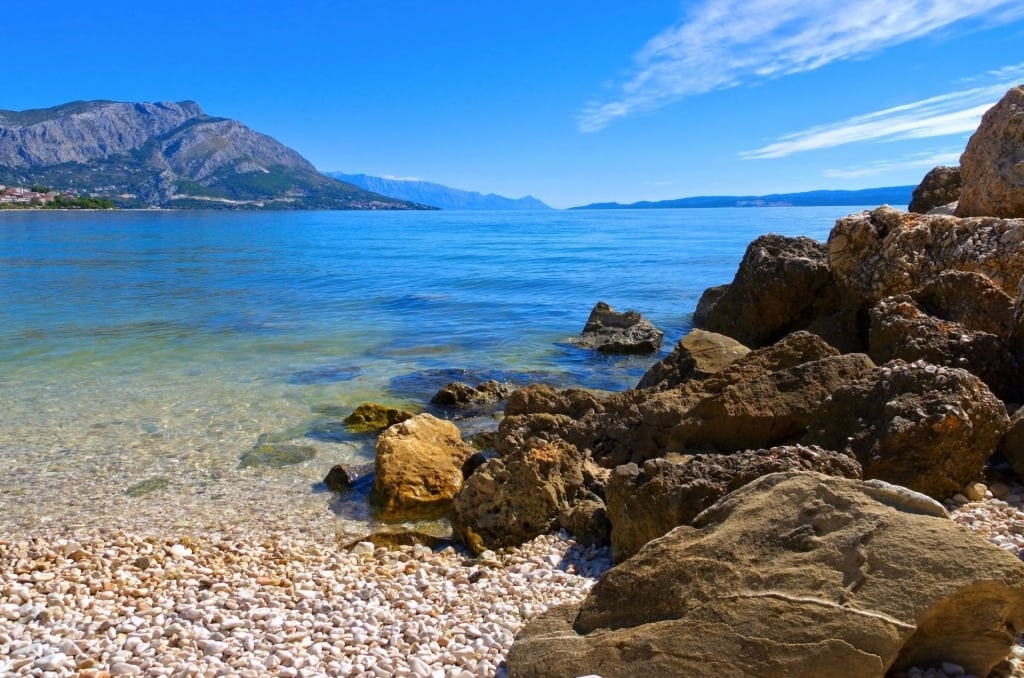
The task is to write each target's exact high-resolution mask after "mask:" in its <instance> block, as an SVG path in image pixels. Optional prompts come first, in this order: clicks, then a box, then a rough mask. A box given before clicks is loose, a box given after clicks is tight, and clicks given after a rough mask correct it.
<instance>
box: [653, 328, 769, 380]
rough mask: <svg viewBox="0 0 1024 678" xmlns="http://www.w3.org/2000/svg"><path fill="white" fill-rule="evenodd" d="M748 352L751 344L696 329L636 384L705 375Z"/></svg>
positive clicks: (696, 377) (698, 377)
mask: <svg viewBox="0 0 1024 678" xmlns="http://www.w3.org/2000/svg"><path fill="white" fill-rule="evenodd" d="M748 353H750V349H749V348H747V347H746V346H744V345H743V344H741V343H740V342H738V341H736V340H735V339H732V338H731V337H727V336H725V335H724V334H718V333H717V332H707V331H705V330H700V329H694V330H692V331H691V332H690V333H689V334H687V335H686V336H685V337H683V338H682V339H680V340H679V343H678V344H676V347H675V349H673V350H672V353H670V354H669V355H668V356H667V357H665V359H664V360H661V361H659V362H657V363H655V364H654V365H652V366H651V368H650V369H649V370H647V373H646V374H645V375H644V376H643V378H642V379H641V380H640V383H639V384H637V388H659V389H665V388H672V387H673V386H678V385H679V384H682V383H685V382H687V381H690V380H691V379H705V378H707V377H709V376H711V375H712V374H716V373H718V372H720V371H721V370H722V368H724V367H725V366H726V365H729V364H730V363H732V362H734V361H735V360H737V359H738V358H742V357H743V356H745V355H746V354H748Z"/></svg>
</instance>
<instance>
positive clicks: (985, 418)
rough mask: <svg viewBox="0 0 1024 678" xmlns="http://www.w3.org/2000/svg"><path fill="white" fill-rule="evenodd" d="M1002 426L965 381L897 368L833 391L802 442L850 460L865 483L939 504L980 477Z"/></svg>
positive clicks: (992, 403) (979, 386)
mask: <svg viewBox="0 0 1024 678" xmlns="http://www.w3.org/2000/svg"><path fill="white" fill-rule="evenodd" d="M1009 423H1010V422H1009V419H1008V417H1007V416H1006V407H1005V406H1004V405H1003V403H1002V402H1001V401H1000V400H999V399H997V398H996V397H995V396H994V395H993V394H992V392H991V391H990V390H989V388H988V387H987V386H985V384H984V383H983V382H982V381H981V380H980V379H978V378H977V377H976V376H974V375H973V374H970V373H969V372H966V371H964V370H960V369H951V368H947V367H936V366H935V365H930V364H927V363H924V362H915V363H910V364H907V363H903V362H902V361H898V360H897V361H893V362H891V363H887V364H886V365H883V366H882V367H879V368H878V369H877V370H874V371H873V372H872V373H870V374H868V375H866V376H865V377H864V378H862V379H860V380H858V381H856V382H854V383H851V384H849V385H847V386H843V387H840V388H838V389H836V391H835V392H834V393H833V394H832V397H831V398H830V399H829V400H828V401H826V402H825V403H824V404H823V405H822V407H821V409H820V410H819V411H818V413H817V414H816V415H815V416H814V420H813V421H812V422H811V424H810V426H809V427H808V431H807V434H806V435H805V436H804V438H803V440H804V443H805V444H809V445H820V446H822V447H824V448H826V449H830V450H836V451H838V452H845V453H847V454H852V455H853V456H855V457H856V458H857V460H858V461H859V462H860V463H861V467H862V468H863V472H864V477H865V478H878V479H881V480H884V481H886V482H889V483H893V484H896V485H904V486H906V487H909V488H910V489H912V490H915V491H917V492H921V493H923V494H926V495H928V496H929V497H933V498H935V499H940V500H941V499H945V498H947V497H950V496H952V495H953V494H955V493H956V492H959V491H960V490H961V488H963V487H964V486H965V485H967V483H969V482H973V481H975V480H978V479H979V478H980V477H981V474H982V469H983V467H984V465H985V462H986V461H987V460H988V458H989V457H991V456H992V453H993V452H995V449H996V446H997V445H998V444H999V441H1000V439H1001V438H1002V436H1003V434H1004V433H1005V432H1006V430H1007V428H1008V427H1009Z"/></svg>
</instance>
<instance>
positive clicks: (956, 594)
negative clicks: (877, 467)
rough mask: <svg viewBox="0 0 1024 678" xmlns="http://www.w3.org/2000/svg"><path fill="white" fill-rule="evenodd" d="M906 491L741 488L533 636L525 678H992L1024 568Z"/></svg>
mask: <svg viewBox="0 0 1024 678" xmlns="http://www.w3.org/2000/svg"><path fill="white" fill-rule="evenodd" d="M944 514H945V511H944V510H943V509H942V507H941V506H939V505H938V504H937V503H935V502H932V501H930V500H928V499H927V498H925V497H922V496H920V495H916V494H914V493H911V492H908V491H907V490H905V489H904V488H898V487H893V486H886V485H885V484H882V483H878V481H872V482H867V483H865V482H860V481H856V480H847V479H842V478H833V477H829V476H824V475H820V474H815V473H776V474H772V475H769V476H765V477H763V478H760V479H758V480H755V481H754V482H752V483H750V484H748V485H745V486H744V487H741V488H740V489H738V490H736V491H735V492H733V493H731V494H730V495H728V496H727V497H725V498H724V499H722V500H720V501H719V502H718V503H716V504H715V505H714V506H712V507H711V508H709V509H707V510H706V511H705V512H704V513H702V514H701V515H700V516H698V518H697V520H696V521H695V522H694V524H693V525H694V526H693V527H688V526H684V527H678V528H676V529H675V530H673V531H671V532H669V533H668V534H667V535H665V536H664V537H662V538H660V539H656V540H654V541H652V542H650V543H648V544H647V545H646V546H645V547H644V548H643V549H641V551H640V552H639V553H638V554H636V555H635V556H633V557H632V558H630V559H629V560H626V561H625V562H624V563H622V564H620V565H618V566H617V567H615V568H613V569H612V570H609V571H608V572H607V573H606V574H605V575H604V576H603V577H602V578H601V579H600V581H598V582H597V584H596V585H595V586H594V587H593V589H592V590H591V591H590V594H589V595H588V596H587V598H586V599H585V600H584V601H583V602H582V604H580V605H570V606H560V607H555V608H552V609H550V610H548V611H547V612H545V613H543V614H542V615H540V616H539V617H537V618H535V619H533V620H532V621H530V622H529V623H527V625H526V626H525V627H524V628H523V629H522V630H521V631H520V632H519V634H518V635H517V636H516V639H515V642H514V643H513V645H512V648H511V651H510V652H509V655H508V660H507V662H508V670H509V676H510V678H527V677H529V678H545V677H549V676H550V677H552V678H553V677H555V676H557V677H559V678H561V677H563V676H583V675H600V676H602V677H603V678H626V677H630V678H631V677H633V676H636V675H637V674H638V672H642V673H643V674H645V675H651V676H737V677H738V676H749V677H754V676H786V677H787V678H882V676H884V675H887V672H889V671H899V670H905V669H907V668H909V667H911V666H923V665H935V664H939V663H940V662H943V661H948V662H951V663H954V664H958V665H960V666H962V667H963V668H964V669H965V670H966V672H967V673H970V674H973V675H976V676H986V675H988V674H989V671H990V670H991V669H992V668H993V667H994V666H995V665H996V664H997V663H999V662H1000V661H1001V660H1003V659H1004V658H1005V657H1006V656H1007V655H1008V654H1009V653H1010V650H1011V648H1012V647H1013V645H1014V641H1015V639H1016V635H1017V633H1018V631H1019V630H1020V629H1021V628H1024V563H1021V562H1020V560H1018V559H1017V557H1016V556H1015V555H1014V554H1011V553H1007V552H1006V551H1003V550H1002V549H999V548H997V547H996V546H994V545H992V544H989V543H988V542H986V541H984V540H983V539H981V538H980V537H979V536H977V535H976V534H974V533H971V532H969V531H967V530H964V529H962V528H960V527H959V526H957V525H956V524H955V523H954V522H953V521H951V520H949V519H948V518H947V517H944Z"/></svg>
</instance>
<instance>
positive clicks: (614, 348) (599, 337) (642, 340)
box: [576, 301, 665, 354]
mask: <svg viewBox="0 0 1024 678" xmlns="http://www.w3.org/2000/svg"><path fill="white" fill-rule="evenodd" d="M664 336H665V333H664V332H662V331H661V330H659V329H658V328H657V327H655V326H654V325H652V324H651V321H649V320H647V319H646V318H644V317H643V316H642V315H640V314H639V313H637V312H636V311H625V312H623V313H619V312H617V311H616V310H615V309H614V308H612V307H611V306H609V305H608V304H606V303H604V302H603V301H599V302H597V304H596V305H595V306H594V308H593V310H591V311H590V317H589V318H588V319H587V324H586V325H585V326H584V327H583V333H582V334H580V337H579V339H577V340H576V343H577V344H578V345H580V346H583V347H584V348H592V349H594V350H595V351H597V352H598V353H613V354H634V353H636V354H646V353H657V352H658V351H660V350H661V340H662V338H663V337H664Z"/></svg>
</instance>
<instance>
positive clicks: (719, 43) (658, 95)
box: [578, 0, 1024, 132]
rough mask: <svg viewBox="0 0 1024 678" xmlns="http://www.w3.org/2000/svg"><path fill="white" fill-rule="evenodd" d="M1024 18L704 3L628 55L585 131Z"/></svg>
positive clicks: (963, 4) (826, 5)
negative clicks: (967, 26)
mask: <svg viewBox="0 0 1024 678" xmlns="http://www.w3.org/2000/svg"><path fill="white" fill-rule="evenodd" d="M1022 16H1024V3H1021V2H1020V0H904V1H903V2H899V3H893V2H891V1H890V0H858V1H857V2H850V1H849V0H703V1H702V2H700V3H699V4H698V5H697V6H696V7H694V8H693V9H692V10H691V11H690V13H689V14H688V15H687V16H686V17H684V18H683V19H682V20H681V21H680V22H678V23H677V24H676V25H674V26H671V27H669V28H668V29H666V30H664V31H662V32H661V33H660V34H659V35H657V36H655V37H654V38H652V39H651V40H650V41H648V42H647V44H646V45H645V46H644V47H643V49H641V50H640V52H639V53H637V54H636V55H635V57H634V61H635V65H634V67H633V69H632V70H631V73H630V75H628V76H627V78H626V79H625V81H624V82H623V83H621V84H620V85H618V86H616V87H615V89H616V90H617V91H616V92H615V93H614V94H613V95H612V96H610V97H609V98H608V99H607V100H604V101H592V102H590V103H588V104H587V105H586V106H585V107H584V109H583V111H582V113H581V114H580V115H579V117H578V126H579V129H580V131H582V132H596V131H598V130H601V129H603V128H605V127H607V126H608V125H610V124H611V123H612V122H614V121H616V120H619V119H621V118H626V117H629V116H632V115H640V114H644V113H648V112H650V111H653V110H655V109H657V108H660V107H661V106H664V105H666V104H668V103H671V102H673V101H677V100H679V99H682V98H684V97H687V96H693V95H698V94H704V93H706V92H711V91H714V90H720V89H726V88H729V87H735V86H738V85H741V84H744V83H753V82H758V81H762V80H765V79H769V78H777V77H782V76H785V75H790V74H794V73H800V72H804V71H812V70H815V69H817V68H821V67H822V66H825V65H826V64H829V63H832V62H834V61H842V60H847V59H853V58H857V57H863V56H865V55H868V54H872V53H875V52H878V51H881V50H883V49H886V48H888V47H891V46H893V45H897V44H900V43H904V42H908V41H910V40H914V39H917V38H920V37H923V36H926V35H929V34H932V33H935V32H936V31H939V30H941V29H944V28H947V27H949V26H951V25H953V24H956V23H959V22H966V21H968V20H972V21H975V22H978V23H980V24H982V25H986V24H989V25H996V24H1001V23H1005V22H1008V21H1012V20H1014V19H1017V18H1020V17H1022Z"/></svg>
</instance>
